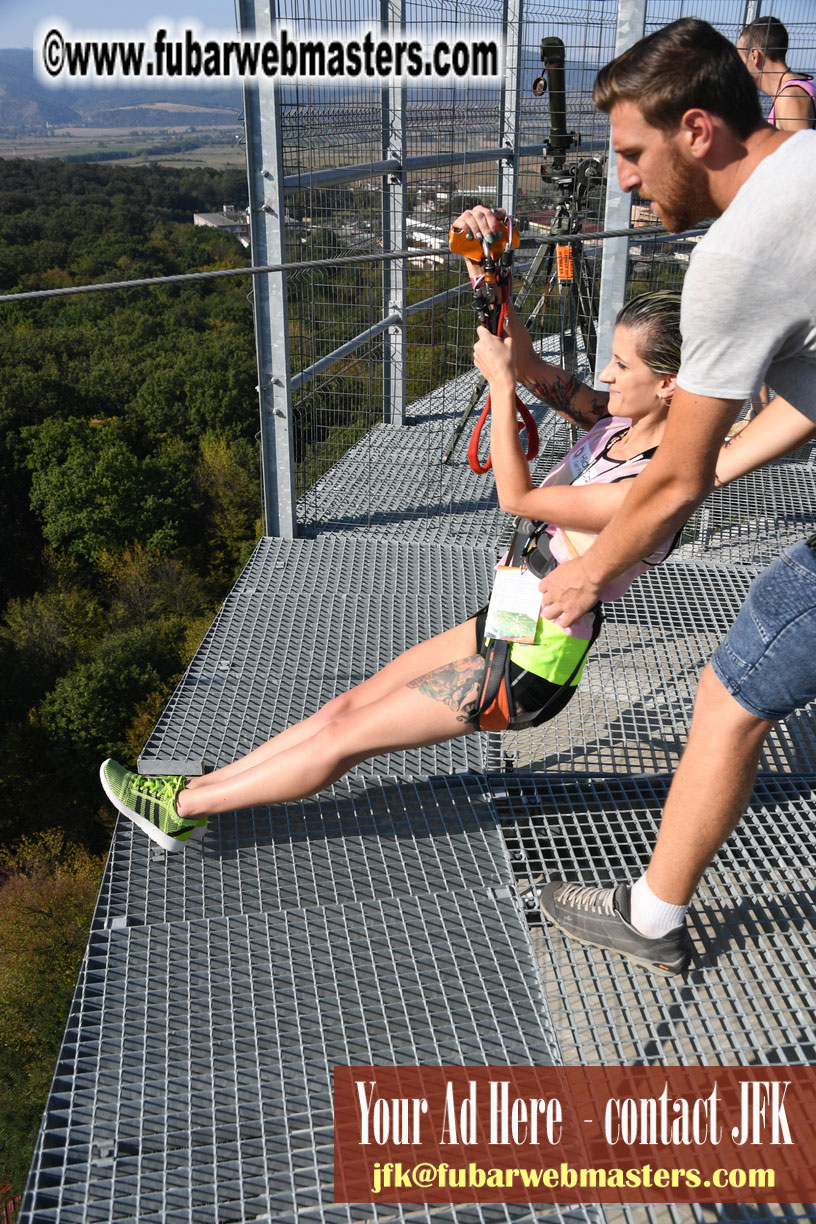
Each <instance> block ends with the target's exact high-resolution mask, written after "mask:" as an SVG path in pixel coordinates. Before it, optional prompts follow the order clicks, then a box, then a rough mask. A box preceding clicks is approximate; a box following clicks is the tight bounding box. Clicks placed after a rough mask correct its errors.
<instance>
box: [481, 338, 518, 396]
mask: <svg viewBox="0 0 816 1224" xmlns="http://www.w3.org/2000/svg"><path fill="white" fill-rule="evenodd" d="M476 334H477V336H478V339H477V341H476V343H475V345H474V346H473V362H474V365H475V366H476V368H477V370H479V371H480V372H481V373H482V374H483V375H484V376H485V378H486V379H487V381H488V384H489V386H490V389H491V391H493V390H501V389H510V390H511V391H514V390H515V386H516V354H515V344H514V342H513V339H512V337H511V336H494V335H493V333H492V332H490V331H488V329H487V328H486V327H484V326H480V327H478V328H477V329H476ZM499 402H500V401H498V400H497V401H496V403H499Z"/></svg>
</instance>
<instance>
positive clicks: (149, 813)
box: [99, 759, 207, 853]
mask: <svg viewBox="0 0 816 1224" xmlns="http://www.w3.org/2000/svg"><path fill="white" fill-rule="evenodd" d="M99 777H100V779H101V781H102V786H103V788H104V790H105V794H106V795H107V796H108V798H109V799H110V801H111V803H112V804H113V806H114V807H115V808H118V809H119V811H120V812H121V813H122V815H123V816H127V817H129V818H130V819H131V820H132V821H133V822H134V824H137V825H138V826H139V828H140V829H141V830H142V831H143V832H145V833H146V834H147V836H148V837H152V838H153V841H154V842H157V843H158V844H159V845H160V846H161V848H162V850H167V851H169V852H170V853H172V852H173V851H175V850H183V849H184V847H185V846H186V844H187V842H189V841H196V840H198V838H200V837H203V836H204V830H205V829H206V827H207V817H206V816H202V817H199V818H197V819H196V820H183V819H182V818H181V816H179V815H178V813H177V812H176V796H177V795H178V793H179V791H180V790H182V789H183V788H184V787H185V786H186V785H187V779H186V778H182V777H158V778H147V777H145V776H144V775H143V774H137V773H131V772H130V770H129V769H123V768H122V766H121V765H117V763H116V761H112V760H110V759H108V760H107V761H105V762H104V763H103V765H102V767H101V769H100V770H99Z"/></svg>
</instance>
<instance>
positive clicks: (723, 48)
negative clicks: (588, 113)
mask: <svg viewBox="0 0 816 1224" xmlns="http://www.w3.org/2000/svg"><path fill="white" fill-rule="evenodd" d="M593 100H594V102H595V105H596V106H597V107H598V108H599V110H602V111H606V113H607V114H608V113H609V111H610V110H611V109H612V107H613V106H615V105H616V103H618V102H624V101H629V102H634V103H635V104H636V105H637V107H638V109H639V110H640V112H641V114H642V115H643V118H644V119H645V120H646V122H647V123H648V124H650V125H651V126H652V127H655V128H657V129H658V130H659V131H661V132H664V133H665V134H666V135H671V134H672V133H673V132H676V131H677V128H678V127H679V126H680V120H681V119H682V117H683V115H684V114H685V112H686V111H687V110H690V109H691V108H692V107H700V108H701V109H702V110H707V111H710V112H711V114H713V115H717V116H718V117H719V118H720V119H722V120H723V121H724V122H725V123H727V124H728V126H729V127H730V128H731V129H732V131H733V132H734V134H735V135H736V136H738V137H739V138H740V139H741V140H742V139H745V137H746V136H750V134H751V133H752V132H755V131H756V130H757V128H759V127H761V126H762V124H763V123H764V119H763V117H762V110H761V108H760V105H759V95H758V93H757V88H756V85H755V84H754V82H753V79H752V78H751V74H750V73H749V72H748V69H747V68H746V67H745V65H744V64H743V62H742V60H741V59H740V57H739V54H738V52H737V49H736V47H735V46H734V45H733V43H730V42H729V41H728V39H727V38H726V37H725V36H724V35H723V34H720V33H719V31H718V30H715V29H714V27H713V26H711V25H709V24H708V22H707V21H698V20H697V18H695V17H683V18H681V19H680V20H679V21H673V22H672V23H671V25H667V26H664V27H663V28H662V29H660V30H656V31H655V32H654V33H653V34H648V35H647V36H646V37H645V38H641V39H640V41H639V42H636V43H635V44H634V46H633V47H629V49H628V50H627V51H624V52H623V54H622V55H619V56H618V57H617V59H614V60H612V62H611V63H609V64H606V66H605V67H603V68H602V69H601V71H600V72H599V73H598V75H597V77H596V78H595V89H594V91H593Z"/></svg>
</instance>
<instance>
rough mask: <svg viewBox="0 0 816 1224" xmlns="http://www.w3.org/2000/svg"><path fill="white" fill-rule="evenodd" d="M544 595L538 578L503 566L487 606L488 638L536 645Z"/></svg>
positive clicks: (518, 569)
mask: <svg viewBox="0 0 816 1224" xmlns="http://www.w3.org/2000/svg"><path fill="white" fill-rule="evenodd" d="M540 611H541V592H540V591H539V589H538V579H537V578H536V576H535V574H533V573H531V572H530V570H528V569H526V568H525V569H520V568H519V567H518V566H512V567H511V566H509V565H500V566H499V567H498V569H497V570H496V577H495V578H494V580H493V590H492V591H491V593H490V603H489V604H488V605H487V620H486V622H485V631H484V632H485V637H488V638H501V639H503V640H504V641H505V642H534V641H535V635H536V627H537V625H538V616H539V612H540Z"/></svg>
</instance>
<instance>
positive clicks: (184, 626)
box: [0, 160, 472, 1205]
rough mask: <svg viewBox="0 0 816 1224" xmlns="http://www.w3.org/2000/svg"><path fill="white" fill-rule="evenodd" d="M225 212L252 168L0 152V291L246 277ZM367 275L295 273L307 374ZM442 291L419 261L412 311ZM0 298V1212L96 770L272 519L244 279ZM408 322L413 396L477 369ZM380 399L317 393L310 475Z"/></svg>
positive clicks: (53, 1000)
mask: <svg viewBox="0 0 816 1224" xmlns="http://www.w3.org/2000/svg"><path fill="white" fill-rule="evenodd" d="M324 195H325V193H321V192H319V191H316V192H313V193H311V195H310V197H309V198H308V199H306V198H305V197H304V198H301V197H300V196H295V197H293V198H292V200H291V201H290V205H289V207H290V212H291V215H292V216H293V217H294V218H295V219H296V220H297V219H298V218H300V217H302V216H303V215H304V214H305V213H306V211H307V209H308V211H309V213H310V214H311V221H310V223H309V225H308V227H307V226H304V227H303V229H302V231H301V233H302V234H303V235H304V236H302V238H301V240H300V241H298V242H296V243H293V250H294V251H295V252H296V256H295V257H296V258H297V257H299V258H300V259H302V260H310V259H322V260H330V259H331V258H332V257H333V256H336V255H344V254H346V253H347V251H346V250H345V249H343V248H342V247H341V245H340V243H339V241H338V238H337V234H336V232H335V231H334V230H333V229H330V228H329V226H328V221H329V220H330V219H332V220H334V222H335V225H336V224H337V218H338V216H339V217H340V218H341V219H342V218H343V217H344V216H345V217H347V218H348V219H349V222H348V223H350V222H351V219H352V218H355V217H359V216H360V215H361V214H362V213H366V212H367V213H368V215H369V216H371V217H372V222H371V223H370V224H371V229H372V230H373V231H374V232H375V235H376V225H377V216H376V208H375V207H374V205H375V201H374V200H372V197H371V194H370V193H369V194H368V195H367V196H363V195H362V194H360V193H355V192H353V191H352V190H348V191H347V192H343V191H339V192H335V193H334V194H333V195H332V197H331V198H329V197H328V196H326V198H323V197H324ZM345 196H347V197H348V198H347V199H345V198H344V197H345ZM224 202H229V203H231V204H232V205H234V206H238V207H240V206H244V205H245V203H246V178H245V175H244V173H243V172H238V171H216V170H211V169H195V170H177V169H169V168H162V167H159V166H156V165H148V166H144V167H124V166H119V165H112V164H105V165H100V164H77V163H74V164H68V163H65V162H59V161H42V162H36V161H23V160H7V161H0V294H6V293H13V292H25V291H29V290H38V289H47V288H62V287H68V286H72V285H87V284H91V283H94V282H109V281H123V280H133V279H138V278H142V277H154V276H165V275H174V274H178V273H186V272H200V271H206V270H211V269H213V270H214V269H221V268H240V267H243V266H245V265H247V264H248V263H249V253H248V251H246V250H245V249H244V248H243V247H241V245H240V244H239V243H238V242H237V240H236V239H235V238H234V237H231V236H228V235H224V234H221V233H219V232H218V231H216V230H214V229H211V228H205V227H194V226H193V223H192V214H193V212H198V211H207V212H211V211H217V210H220V208H221V205H222V204H223V203H224ZM344 209H345V212H344V211H343V210H344ZM298 223H299V222H298ZM305 235H308V236H305ZM290 258H291V255H290ZM380 275H381V273H380V270H379V267H378V266H377V265H376V264H375V265H373V266H372V265H368V266H366V265H345V266H342V267H327V268H317V269H315V268H310V269H304V270H303V271H302V272H298V273H297V274H295V275H292V276H291V277H290V285H289V333H290V346H291V352H292V360H293V363H295V367H296V368H300V367H302V366H303V365H307V364H309V362H311V361H314V360H315V359H316V358H317V357H319V356H322V355H323V354H324V353H328V352H330V351H332V350H333V349H334V348H336V347H337V346H338V345H339V344H341V343H343V341H345V340H346V339H348V338H349V336H351V335H353V334H355V333H356V332H358V331H360V330H362V329H364V328H365V327H367V326H369V325H370V324H371V323H372V322H373V321H374V319H375V318H377V317H379V315H380V312H381V310H382V300H381V288H380ZM454 280H456V281H458V280H459V276H458V274H457V273H454V272H453V271H451V270H449V269H446V268H441V269H436V270H434V271H431V272H428V271H425V272H420V271H409V273H408V292H409V300H411V301H417V300H420V299H422V298H425V297H426V296H429V295H430V294H433V293H436V292H439V291H440V290H441V289H443V288H445V287H447V286H448V285H449V284H451V283H453V281H454ZM315 302H320V303H322V304H323V306H322V307H321V313H320V317H317V316H316V315H315V313H314V311H315ZM0 311H1V312H2V328H3V338H4V343H3V344H2V346H0V532H2V538H3V545H4V546H3V549H2V554H1V555H0V660H1V661H2V667H3V672H4V684H3V686H2V691H0V846H1V847H2V848H0V1033H2V1037H0V1205H2V1201H3V1199H4V1198H10V1197H13V1196H14V1195H16V1194H19V1193H20V1191H21V1190H22V1188H23V1185H24V1182H25V1177H26V1174H27V1170H28V1166H29V1163H30V1159H31V1154H32V1148H33V1144H34V1141H35V1139H36V1133H37V1127H38V1125H39V1120H40V1116H41V1113H42V1109H43V1106H44V1103H45V1099H46V1096H47V1092H48V1087H49V1084H50V1080H51V1076H52V1074H53V1069H54V1064H55V1060H56V1057H57V1053H58V1051H59V1046H60V1042H61V1039H62V1033H63V1029H64V1024H65V1018H66V1015H67V1012H68V1008H69V1005H70V1001H71V997H72V994H73V989H74V985H75V981H76V975H77V971H78V968H79V964H80V961H81V957H82V953H83V951H84V949H85V945H86V942H87V932H88V926H89V923H90V919H91V916H92V913H93V907H94V904H95V900H96V895H97V891H98V887H99V882H100V879H101V874H102V869H103V866H104V860H105V854H106V852H107V848H108V845H109V843H110V838H111V833H112V830H113V823H114V815H113V811H112V809H111V808H109V806H108V805H107V803H106V802H105V800H104V796H103V794H102V791H101V789H100V787H99V784H98V767H99V763H100V761H101V760H102V759H104V758H105V757H106V756H115V757H117V758H119V759H121V760H123V761H124V762H126V763H129V764H134V763H135V761H136V758H137V757H138V755H139V753H140V751H141V749H142V747H143V745H144V743H145V741H146V739H147V738H148V736H149V734H150V732H151V730H152V728H153V726H154V724H155V722H156V719H157V718H158V716H159V714H160V712H161V710H162V709H163V707H164V705H165V704H166V702H167V699H168V697H169V696H170V694H171V692H172V691H173V688H174V687H175V685H176V683H177V682H178V680H179V679H180V677H181V675H182V673H183V671H184V669H185V667H186V666H187V664H188V662H189V661H190V659H191V657H192V655H193V653H194V652H195V650H196V648H197V646H198V644H199V642H200V641H201V638H202V637H203V635H204V633H205V632H206V630H207V628H208V627H209V625H210V623H211V621H212V618H213V616H214V614H215V612H216V610H217V608H218V606H219V605H220V603H221V602H222V601H223V599H224V597H225V596H226V594H227V593H228V591H229V589H230V587H231V586H232V584H233V582H234V580H235V578H236V577H237V575H238V574H239V573H240V571H241V569H242V568H243V566H244V564H245V562H246V560H247V558H248V556H249V555H250V553H251V551H252V549H253V547H254V545H255V543H256V541H257V539H258V536H259V535H260V533H261V530H262V524H261V519H260V514H261V494H260V473H259V448H258V443H257V436H258V430H259V419H258V395H257V390H256V383H257V370H256V358H255V340H254V331H253V318H252V305H251V282H250V278H249V277H248V276H247V277H244V276H235V277H227V278H222V279H214V280H196V281H190V282H185V283H183V284H180V285H161V286H158V287H151V288H141V289H117V290H113V291H106V292H99V293H87V294H77V295H66V296H64V297H55V298H49V299H43V300H39V301H36V300H35V301H26V302H7V303H2V302H0ZM408 331H409V335H408V351H409V354H410V359H409V368H408V392H409V399H412V398H415V397H416V396H417V395H420V394H422V393H424V392H425V391H427V390H428V389H430V387H431V386H433V385H435V384H436V383H439V382H442V381H445V380H446V379H447V378H449V377H450V376H451V374H452V373H455V372H459V371H460V370H461V369H463V368H465V367H466V365H468V364H469V362H470V349H471V345H472V335H471V332H470V330H469V328H468V329H467V331H466V333H464V334H463V333H462V332H461V330H460V329H459V328H458V327H457V326H456V323H455V313H454V315H451V313H450V312H448V311H447V310H446V309H445V308H444V307H441V308H439V309H438V310H437V309H434V310H433V311H431V312H426V313H424V314H422V315H417V316H414V317H413V318H412V319H411V320H410V321H409V328H408ZM381 413H382V403H381V380H380V375H379V370H378V368H377V362H376V356H375V355H371V354H370V355H369V356H368V357H367V356H366V355H365V354H362V355H352V357H350V358H348V359H347V360H345V361H344V362H343V363H342V366H341V367H337V368H336V370H335V372H333V373H332V375H331V376H330V377H326V378H323V379H322V380H320V382H319V384H318V385H316V386H306V387H305V388H304V390H303V391H302V392H301V394H300V395H299V397H298V399H297V402H296V404H295V406H294V419H293V430H294V447H295V459H296V467H297V478H298V488H299V490H301V491H302V490H303V489H304V488H305V487H306V485H307V484H309V483H310V482H312V481H313V480H315V479H316V478H317V477H318V476H319V475H320V474H321V472H322V471H324V470H325V468H326V467H327V466H329V465H330V464H331V463H332V462H334V461H335V459H336V458H337V457H338V456H339V454H340V453H341V451H342V449H343V448H345V447H346V446H348V445H349V444H350V443H351V442H352V441H354V440H355V439H356V438H357V437H359V436H360V435H361V434H362V433H363V432H364V431H365V430H366V429H367V428H369V427H370V425H371V424H372V423H373V422H374V421H375V420H376V419H377V418H378V416H379V417H380V418H381Z"/></svg>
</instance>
